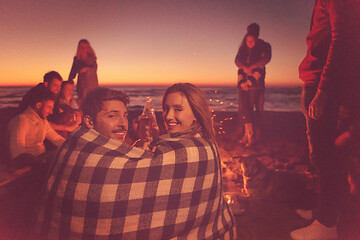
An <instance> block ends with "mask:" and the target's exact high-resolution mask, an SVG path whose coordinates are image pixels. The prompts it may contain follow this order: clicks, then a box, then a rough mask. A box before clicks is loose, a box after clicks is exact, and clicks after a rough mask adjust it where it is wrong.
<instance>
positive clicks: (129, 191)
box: [8, 40, 236, 239]
mask: <svg viewBox="0 0 360 240" xmlns="http://www.w3.org/2000/svg"><path fill="white" fill-rule="evenodd" d="M82 43H83V40H81V41H80V43H79V48H78V53H79V54H77V56H78V55H79V57H80V58H78V57H77V56H75V58H74V64H73V66H72V69H71V73H70V76H69V80H68V81H62V77H61V76H60V74H59V73H57V72H55V71H51V72H48V73H46V74H45V76H44V82H43V83H40V84H39V85H37V86H36V87H34V88H32V89H31V90H30V91H29V92H28V93H27V94H26V95H25V96H24V98H23V100H22V101H21V103H20V104H19V108H18V115H16V116H15V117H14V118H13V119H12V120H11V121H10V123H9V126H8V129H9V137H10V153H11V164H12V165H13V166H15V167H23V166H31V167H32V168H34V169H37V170H39V169H40V171H37V172H36V174H43V177H42V178H41V179H42V180H43V181H44V188H43V190H42V193H41V196H40V198H39V201H38V202H39V206H36V208H37V211H36V214H35V215H36V219H37V221H36V224H35V226H34V229H35V231H36V233H37V234H38V236H39V238H44V239H112V238H113V239H172V238H181V239H235V235H236V232H235V223H234V219H233V216H232V213H231V211H230V209H229V206H228V204H227V202H226V201H225V200H224V197H223V193H222V176H221V163H220V157H219V152H218V149H217V145H216V143H215V133H214V130H213V122H212V115H211V111H210V109H209V105H208V102H207V98H206V96H205V94H204V93H203V92H202V91H201V90H200V89H199V88H197V87H196V86H194V85H193V84H190V83H178V84H175V85H172V86H171V87H169V88H168V89H167V90H166V91H165V93H164V96H163V100H162V109H163V117H164V121H165V125H166V130H167V133H166V134H165V135H162V136H160V137H158V138H155V139H154V140H153V141H152V142H150V143H149V144H150V146H151V147H148V146H149V144H144V145H136V146H135V145H134V144H132V142H131V140H129V139H128V138H127V137H126V136H127V133H128V131H129V124H128V112H127V108H126V106H127V104H128V103H129V102H130V99H129V97H128V96H127V94H126V93H124V92H122V91H116V90H112V89H109V88H102V87H98V86H97V77H96V74H94V69H92V68H95V69H96V61H94V60H95V59H96V58H95V55H91V57H90V60H89V62H88V63H84V62H82V61H81V56H82V54H81V53H80V52H81V50H80V49H81V46H80V45H81V44H82ZM92 52H93V51H92ZM84 68H85V69H84ZM87 68H91V69H90V70H89V69H87ZM75 73H77V74H78V76H79V79H78V83H77V85H78V87H77V90H78V97H79V98H78V102H77V103H78V104H79V109H75V106H74V99H73V88H74V84H73V81H72V79H73V78H74V75H76V74H75ZM95 73H96V71H95ZM82 74H84V75H86V76H85V77H84V79H85V80H84V79H82V80H80V79H81V77H82V76H83V75H82ZM88 78H90V79H91V80H90V82H91V83H89V84H87V79H88ZM69 109H70V110H69ZM69 113H70V114H69ZM134 131H136V129H135V130H134ZM64 132H65V133H66V134H64ZM45 139H46V140H48V141H50V142H51V143H52V144H53V145H49V144H45V142H44V140H45ZM138 146H143V147H138ZM145 146H146V147H145Z"/></svg>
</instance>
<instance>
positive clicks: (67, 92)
mask: <svg viewBox="0 0 360 240" xmlns="http://www.w3.org/2000/svg"><path fill="white" fill-rule="evenodd" d="M62 91H63V95H64V96H65V98H72V97H73V95H74V86H73V85H72V84H65V85H64V87H63V90H62Z"/></svg>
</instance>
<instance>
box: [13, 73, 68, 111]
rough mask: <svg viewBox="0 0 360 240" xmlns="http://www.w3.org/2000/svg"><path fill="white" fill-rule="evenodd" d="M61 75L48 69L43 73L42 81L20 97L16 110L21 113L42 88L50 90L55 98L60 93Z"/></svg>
mask: <svg viewBox="0 0 360 240" xmlns="http://www.w3.org/2000/svg"><path fill="white" fill-rule="evenodd" d="M62 80H63V79H62V77H61V76H60V74H59V73H58V72H55V71H50V72H47V73H46V74H45V75H44V82H43V83H39V84H38V85H36V86H35V87H33V88H31V89H30V90H29V91H28V92H27V93H26V94H25V95H24V97H23V98H22V100H21V102H20V103H19V106H18V112H19V113H22V112H24V111H25V110H26V108H27V107H28V106H29V105H30V103H31V102H32V101H33V99H34V98H35V97H36V96H37V95H38V93H39V92H41V91H43V89H44V88H46V89H48V90H50V92H52V93H53V94H54V96H55V98H57V97H58V96H59V93H60V89H61V83H62Z"/></svg>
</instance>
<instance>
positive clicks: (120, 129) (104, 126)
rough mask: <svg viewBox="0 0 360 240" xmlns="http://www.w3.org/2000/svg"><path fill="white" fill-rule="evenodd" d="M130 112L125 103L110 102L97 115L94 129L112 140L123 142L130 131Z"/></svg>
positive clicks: (105, 103)
mask: <svg viewBox="0 0 360 240" xmlns="http://www.w3.org/2000/svg"><path fill="white" fill-rule="evenodd" d="M127 117H128V112H127V109H126V107H125V105H124V103H123V102H121V101H119V100H109V101H105V102H104V106H103V109H102V110H101V111H100V112H99V113H98V114H97V115H96V121H95V122H94V123H93V128H94V129H95V130H96V131H97V132H99V133H101V134H103V135H105V136H107V137H110V138H113V139H115V140H117V141H119V142H123V141H124V139H125V136H126V133H127V130H128V119H127Z"/></svg>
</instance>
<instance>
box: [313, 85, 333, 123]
mask: <svg viewBox="0 0 360 240" xmlns="http://www.w3.org/2000/svg"><path fill="white" fill-rule="evenodd" d="M327 104H328V98H327V95H326V94H325V93H324V92H323V91H321V90H320V89H318V90H317V92H316V95H315V97H314V98H313V100H312V101H311V103H310V105H309V116H310V117H311V118H313V119H316V120H319V119H321V118H323V117H324V115H325V114H326V112H325V111H326V105H327Z"/></svg>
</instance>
